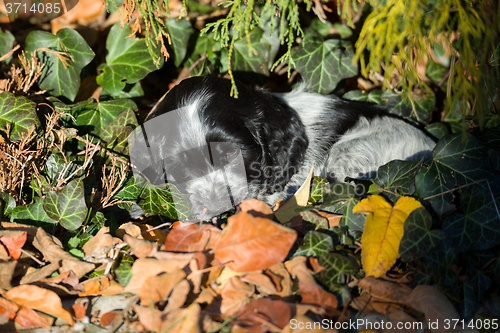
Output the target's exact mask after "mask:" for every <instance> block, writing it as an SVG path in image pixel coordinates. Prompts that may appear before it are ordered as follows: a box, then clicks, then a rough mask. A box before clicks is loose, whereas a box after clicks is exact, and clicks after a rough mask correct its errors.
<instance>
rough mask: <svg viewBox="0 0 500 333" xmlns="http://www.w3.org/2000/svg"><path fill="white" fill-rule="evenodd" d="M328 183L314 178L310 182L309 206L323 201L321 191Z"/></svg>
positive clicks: (322, 179) (323, 179) (320, 178)
mask: <svg viewBox="0 0 500 333" xmlns="http://www.w3.org/2000/svg"><path fill="white" fill-rule="evenodd" d="M328 185H329V183H328V181H327V180H326V179H325V178H322V177H318V176H316V177H314V178H313V179H312V182H311V194H310V196H309V202H308V204H309V205H314V204H315V203H316V202H318V201H320V200H321V199H323V189H324V188H325V186H328Z"/></svg>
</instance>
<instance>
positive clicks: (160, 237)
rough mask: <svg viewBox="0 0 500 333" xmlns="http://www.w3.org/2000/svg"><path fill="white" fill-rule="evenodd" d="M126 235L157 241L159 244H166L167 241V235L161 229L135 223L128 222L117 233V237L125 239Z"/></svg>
mask: <svg viewBox="0 0 500 333" xmlns="http://www.w3.org/2000/svg"><path fill="white" fill-rule="evenodd" d="M125 234H129V235H130V236H132V237H134V238H137V239H145V240H151V241H155V242H156V243H158V244H164V243H165V240H166V239H167V233H166V232H165V231H163V230H160V229H154V227H153V226H151V225H149V224H139V223H135V222H127V223H125V224H122V225H121V226H120V227H119V228H118V230H117V231H116V235H117V236H118V237H120V238H122V239H123V236H124V235H125Z"/></svg>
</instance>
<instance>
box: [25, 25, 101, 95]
mask: <svg viewBox="0 0 500 333" xmlns="http://www.w3.org/2000/svg"><path fill="white" fill-rule="evenodd" d="M39 48H49V49H51V50H53V51H58V52H69V56H70V59H69V60H67V61H66V64H64V63H63V62H62V61H61V60H59V59H58V58H57V57H56V56H55V55H54V54H52V53H49V52H45V51H38V52H37V55H38V58H39V59H40V60H41V62H42V63H45V67H44V69H43V74H42V76H41V77H40V79H39V80H38V82H39V85H40V88H41V89H44V90H48V91H49V92H50V94H51V95H54V96H64V97H66V98H68V99H69V100H71V101H72V100H74V99H75V97H76V93H77V92H78V88H79V87H80V72H81V71H82V68H83V67H85V66H87V65H88V64H89V63H90V62H91V61H92V59H94V56H95V54H94V52H93V51H92V49H91V48H90V47H89V46H88V45H87V43H86V42H85V39H83V37H82V36H80V34H78V32H76V31H75V30H73V29H69V28H64V29H61V30H59V31H58V32H57V34H56V35H55V36H54V35H52V34H50V33H48V32H45V31H39V30H36V31H32V32H30V33H29V34H28V37H26V51H27V52H33V51H35V50H36V49H39Z"/></svg>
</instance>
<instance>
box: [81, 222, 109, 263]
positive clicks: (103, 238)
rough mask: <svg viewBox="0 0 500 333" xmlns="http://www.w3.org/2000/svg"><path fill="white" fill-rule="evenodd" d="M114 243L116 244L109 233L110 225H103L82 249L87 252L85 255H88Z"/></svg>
mask: <svg viewBox="0 0 500 333" xmlns="http://www.w3.org/2000/svg"><path fill="white" fill-rule="evenodd" d="M112 245H114V241H113V237H112V236H111V234H110V233H109V227H102V228H101V229H100V230H99V232H97V234H96V235H95V236H94V237H92V238H91V239H89V241H88V242H87V243H85V245H83V248H82V250H83V252H85V255H86V256H88V255H91V254H92V253H95V252H97V251H100V250H102V249H103V248H107V247H110V246H112ZM106 252H108V251H106Z"/></svg>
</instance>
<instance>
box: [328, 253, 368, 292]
mask: <svg viewBox="0 0 500 333" xmlns="http://www.w3.org/2000/svg"><path fill="white" fill-rule="evenodd" d="M319 264H320V265H321V266H323V267H325V269H324V270H323V271H321V272H320V274H319V280H320V281H321V283H322V284H323V285H325V286H326V287H328V289H329V290H331V291H333V290H334V289H333V288H335V285H336V284H344V283H346V277H347V276H349V275H354V274H356V273H357V272H358V271H359V265H358V264H357V263H356V261H355V260H354V258H349V257H346V256H343V255H340V254H338V253H325V254H323V255H322V256H321V257H320V258H319Z"/></svg>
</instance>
